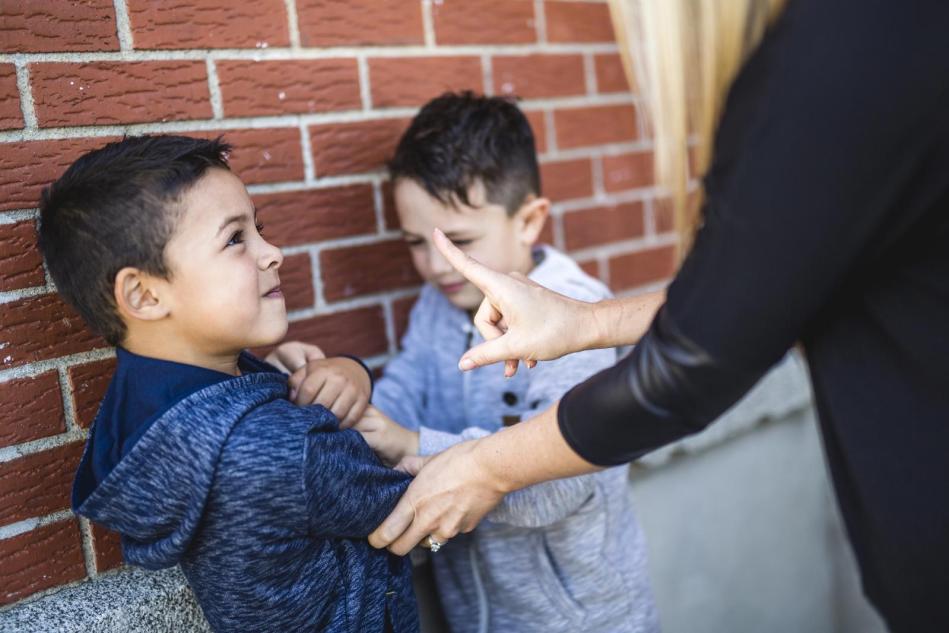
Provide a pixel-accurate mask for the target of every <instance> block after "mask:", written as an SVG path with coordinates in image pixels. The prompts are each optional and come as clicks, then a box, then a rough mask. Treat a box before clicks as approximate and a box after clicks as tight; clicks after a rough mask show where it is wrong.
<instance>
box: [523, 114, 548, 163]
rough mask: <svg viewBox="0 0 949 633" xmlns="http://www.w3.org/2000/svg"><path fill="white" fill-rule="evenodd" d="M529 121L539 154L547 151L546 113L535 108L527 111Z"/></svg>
mask: <svg viewBox="0 0 949 633" xmlns="http://www.w3.org/2000/svg"><path fill="white" fill-rule="evenodd" d="M524 116H526V117H527V122H528V123H530V126H531V131H532V132H533V133H534V145H535V147H536V149H537V153H538V154H543V153H544V152H546V151H547V124H546V123H545V122H544V113H543V112H541V111H539V110H535V111H534V112H525V113H524Z"/></svg>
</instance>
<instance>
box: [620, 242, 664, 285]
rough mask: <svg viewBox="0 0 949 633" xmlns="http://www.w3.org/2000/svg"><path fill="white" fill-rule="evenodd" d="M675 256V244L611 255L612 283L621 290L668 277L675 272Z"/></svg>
mask: <svg viewBox="0 0 949 633" xmlns="http://www.w3.org/2000/svg"><path fill="white" fill-rule="evenodd" d="M675 257H676V255H675V247H674V246H661V247H659V248H652V249H649V250H646V251H638V252H635V253H629V254H628V255H618V256H616V257H611V258H610V261H609V266H610V285H611V286H612V288H613V290H614V291H615V292H619V291H620V290H627V289H629V288H636V287H638V286H643V285H645V284H648V283H652V282H656V281H662V280H664V279H668V278H669V277H671V276H672V275H673V274H674V273H675V266H676V260H675Z"/></svg>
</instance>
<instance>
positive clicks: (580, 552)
mask: <svg viewBox="0 0 949 633" xmlns="http://www.w3.org/2000/svg"><path fill="white" fill-rule="evenodd" d="M389 168H390V174H391V176H392V180H393V188H394V197H395V203H396V209H397V211H398V214H399V219H400V222H401V225H402V233H403V237H404V238H405V241H406V244H407V245H408V248H409V251H410V253H411V255H412V260H413V262H414V264H415V267H416V269H417V270H418V272H419V274H420V275H421V277H422V278H423V279H425V281H426V282H428V283H427V284H426V285H425V287H423V289H422V292H421V294H420V295H419V298H418V300H417V301H416V303H415V305H414V307H413V308H412V312H411V314H410V316H409V325H408V330H407V332H406V334H405V337H404V338H403V339H402V351H401V353H400V354H399V355H398V356H397V357H395V358H394V359H393V360H392V361H391V362H390V363H389V364H388V365H387V366H386V368H385V375H384V377H383V378H382V379H381V380H380V381H379V382H378V384H377V385H376V389H375V393H374V395H373V404H374V406H375V408H370V409H369V411H368V413H367V414H366V416H364V417H363V418H362V419H361V420H360V421H359V422H358V423H357V424H356V426H355V428H356V429H358V430H359V431H360V432H361V433H363V435H364V437H365V438H366V440H367V441H368V442H369V444H370V446H372V447H373V448H374V449H375V450H376V452H377V453H378V454H379V455H380V456H381V457H382V458H383V459H384V460H385V461H388V462H390V463H396V462H398V461H399V460H400V459H401V458H402V457H404V456H406V455H414V454H421V455H431V454H434V453H437V452H440V451H443V450H445V449H446V448H448V447H450V446H452V445H454V444H457V443H459V442H462V441H464V440H468V439H474V438H479V437H483V436H485V435H488V434H490V433H493V432H495V431H497V430H499V429H501V428H503V427H505V426H509V425H512V424H517V423H518V422H520V421H522V420H526V419H529V418H531V417H533V416H534V415H536V414H538V413H540V412H541V411H544V410H545V409H547V408H548V407H549V406H551V405H552V404H553V403H554V402H556V401H557V400H559V399H560V398H561V397H562V396H563V395H564V393H565V392H566V391H567V390H569V389H570V388H571V387H572V386H573V385H575V384H577V383H579V382H582V381H583V380H585V379H586V378H588V377H589V376H591V375H593V374H595V373H597V372H598V371H601V370H603V369H605V368H607V367H611V366H612V365H613V364H614V363H615V362H616V351H615V350H612V349H602V350H590V351H585V352H580V353H577V354H570V355H567V356H564V357H563V358H560V359H558V360H555V361H551V362H545V363H540V364H539V365H537V366H536V367H535V368H534V369H532V370H530V371H520V372H517V373H516V374H515V375H514V376H513V377H511V378H508V379H505V378H504V376H503V374H501V373H500V372H499V371H498V370H497V368H495V367H486V368H482V369H478V370H475V371H471V372H466V373H464V374H462V373H461V372H459V371H458V366H457V363H458V358H460V357H461V355H462V354H463V353H464V352H465V351H466V350H468V349H469V348H471V347H472V346H474V345H477V344H479V343H481V342H483V339H482V338H481V337H480V334H479V333H478V331H477V329H476V328H475V327H474V325H473V323H472V316H473V314H474V312H475V311H476V310H477V308H478V306H479V305H480V304H481V300H482V298H483V297H482V295H481V293H480V291H479V290H478V288H476V287H475V286H474V285H473V284H471V283H469V282H468V281H466V280H465V278H464V277H462V276H461V275H460V274H459V273H458V271H456V270H455V269H454V268H453V267H452V266H451V265H450V264H449V263H448V262H447V261H446V260H445V259H444V258H443V257H442V256H441V254H440V253H439V252H438V250H437V249H436V248H435V246H434V244H433V243H432V232H433V231H434V229H436V228H438V229H441V230H442V231H443V232H444V233H445V235H446V236H448V237H449V238H450V239H451V240H452V241H453V242H454V243H455V245H456V246H458V247H459V248H460V249H462V250H464V251H465V252H467V253H468V254H469V255H471V256H472V257H474V258H475V259H477V260H478V261H480V262H481V263H483V264H485V265H487V266H489V267H491V268H494V269H495V270H501V271H505V272H518V273H520V274H522V275H524V276H526V277H528V278H530V279H531V280H533V281H534V282H535V283H538V284H540V285H542V286H545V287H547V288H550V289H552V290H554V291H556V292H559V293H561V294H564V295H566V296H568V297H571V298H573V299H578V300H581V301H589V302H593V301H600V300H604V299H608V298H609V297H610V293H609V290H607V288H606V287H605V286H604V285H603V284H602V283H600V282H599V281H598V280H596V279H593V278H592V277H590V276H589V275H587V274H586V273H584V272H583V271H582V270H581V269H580V267H579V266H577V264H576V263H574V261H573V260H572V259H570V258H569V257H567V256H566V255H564V254H563V253H561V252H559V251H557V250H556V249H554V248H551V247H549V246H542V247H538V246H537V245H536V242H537V240H538V237H539V236H540V233H541V230H542V228H543V225H544V222H545V221H546V219H547V216H548V213H549V209H550V202H549V200H547V199H546V198H544V197H542V195H541V186H540V185H541V183H540V174H539V169H538V166H537V157H536V153H535V149H534V137H533V134H532V132H531V129H530V125H529V124H528V122H527V119H526V118H525V117H524V115H523V113H522V112H521V111H520V110H519V109H518V108H517V106H516V105H515V104H514V103H513V102H511V101H509V100H507V99H502V98H497V97H494V98H492V97H479V96H476V95H473V94H471V93H463V94H446V95H443V96H441V97H438V98H436V99H434V100H432V101H430V102H429V103H428V104H426V105H425V107H423V108H422V110H421V111H420V112H419V113H418V115H416V117H415V118H414V119H413V121H412V123H411V125H410V126H409V128H408V130H406V132H405V134H404V135H403V136H402V139H401V141H400V142H399V145H398V147H397V149H396V152H395V156H394V157H393V159H392V161H391V162H390V165H389ZM291 348H292V344H287V347H285V348H281V349H280V350H278V354H287V353H288V352H289V351H290V350H291ZM307 380H309V378H308V377H307V376H306V374H305V372H304V373H303V374H295V375H294V378H293V380H292V382H293V384H295V385H296V384H297V381H300V382H301V383H302V386H301V389H300V391H301V392H306V393H312V389H307V388H306V382H307ZM441 545H442V547H440V549H439V551H438V553H436V554H433V556H432V562H433V566H434V570H435V577H436V580H437V584H438V592H439V595H440V598H441V602H442V606H443V607H444V611H445V614H446V615H447V617H448V621H449V623H450V625H451V629H452V631H453V633H477V632H481V631H517V632H518V633H534V632H536V633H574V632H576V631H585V632H587V633H654V632H655V631H658V628H659V625H658V618H657V615H656V610H655V605H654V603H653V597H652V592H651V588H650V584H649V578H648V570H647V561H646V550H645V543H644V538H643V534H642V531H641V530H640V528H639V525H638V522H637V521H636V517H635V515H634V513H633V508H632V505H631V502H630V498H629V489H628V484H627V470H626V468H612V469H608V470H605V471H602V472H599V473H596V474H592V475H585V476H582V477H572V478H568V479H560V480H556V481H552V482H548V483H545V484H540V485H537V486H532V487H530V488H526V489H524V490H520V491H517V492H515V493H513V494H510V495H508V496H507V497H506V498H505V499H504V500H503V501H502V502H501V504H500V505H499V506H498V507H497V508H496V509H495V510H494V511H493V512H492V513H490V514H489V515H488V516H487V517H486V519H485V520H484V521H482V522H481V524H480V525H478V527H477V528H476V529H475V530H474V531H473V532H471V533H469V534H459V535H457V536H456V537H454V538H453V539H452V540H451V541H450V542H448V543H445V544H441Z"/></svg>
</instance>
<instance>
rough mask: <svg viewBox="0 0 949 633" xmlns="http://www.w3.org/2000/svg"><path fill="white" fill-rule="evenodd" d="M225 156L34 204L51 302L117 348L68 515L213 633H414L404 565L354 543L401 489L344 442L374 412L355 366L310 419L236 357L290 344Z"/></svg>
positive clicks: (87, 179) (203, 146) (353, 440)
mask: <svg viewBox="0 0 949 633" xmlns="http://www.w3.org/2000/svg"><path fill="white" fill-rule="evenodd" d="M228 151H229V147H228V146H227V145H226V144H225V143H223V142H222V141H221V140H220V139H218V140H210V141H209V140H200V139H192V138H187V137H181V136H155V137H138V138H127V139H125V140H123V141H121V142H118V143H112V144H109V145H107V146H105V147H104V148H102V149H99V150H96V151H93V152H90V153H89V154H86V155H85V156H83V157H81V158H80V159H79V160H77V161H76V162H75V163H74V164H73V165H72V166H71V167H70V168H69V169H68V170H67V171H66V172H65V173H64V174H63V176H62V177H61V178H60V179H59V180H57V181H56V182H55V183H53V184H52V185H51V186H50V187H49V188H47V189H46V190H45V191H44V192H43V199H42V202H41V208H40V248H41V250H42V252H43V255H44V257H45V259H46V262H47V265H48V267H49V271H50V273H51V275H52V277H53V280H54V281H55V283H56V286H57V289H58V290H59V292H60V294H62V295H63V297H64V298H65V299H66V300H67V301H68V302H70V303H71V304H72V305H73V306H75V307H76V309H77V310H78V311H79V313H80V314H81V315H82V317H83V318H84V319H85V321H86V322H87V323H88V324H89V325H90V327H92V329H94V330H95V331H97V332H98V333H100V334H102V335H103V336H104V337H105V339H106V340H107V341H108V342H109V343H111V344H113V345H116V346H117V350H116V353H117V368H116V372H115V375H114V377H113V379H112V382H111V384H110V385H109V389H108V392H107V395H106V397H105V400H104V402H103V403H102V406H101V408H100V410H99V413H98V415H97V418H96V420H95V423H94V424H93V426H92V428H91V430H90V432H89V439H88V442H87V445H86V450H85V453H84V455H83V458H82V462H81V465H80V467H79V471H78V473H77V476H76V481H75V484H74V488H73V501H72V503H73V508H74V510H75V511H76V512H77V513H79V514H81V515H83V516H86V517H88V518H89V519H91V520H93V521H96V522H97V523H100V524H102V525H105V526H107V527H109V528H111V529H113V530H115V531H117V532H119V534H121V538H122V550H123V554H124V557H125V560H126V561H127V562H129V563H131V564H135V565H140V566H142V567H146V568H149V569H157V568H162V567H169V566H172V565H175V564H180V565H181V569H182V571H183V572H184V575H185V577H186V578H187V579H188V583H189V584H190V585H191V588H192V589H193V590H194V594H195V596H196V598H197V600H198V603H199V604H200V605H201V608H202V610H203V611H204V614H205V615H206V616H207V619H208V621H209V623H210V624H211V626H212V628H213V629H214V630H216V631H228V632H233V631H303V630H307V631H347V632H355V631H374V632H379V633H382V632H383V631H392V632H394V633H401V632H413V631H417V629H418V621H417V614H416V607H415V598H414V595H413V593H412V587H411V577H410V571H411V570H410V568H409V566H408V562H407V560H406V559H402V558H399V557H395V556H392V555H390V554H388V553H387V552H381V551H378V550H374V549H373V548H371V547H370V546H369V544H368V542H367V541H366V538H365V537H366V536H367V534H368V533H369V532H370V531H372V529H374V528H375V527H376V526H377V525H378V524H379V523H380V522H381V521H382V519H383V518H384V517H385V516H386V514H387V513H388V512H389V511H390V510H391V509H392V507H393V506H394V504H395V502H396V501H397V500H398V498H399V496H401V494H402V493H403V491H404V490H405V488H406V486H407V484H408V477H407V476H406V475H405V474H403V473H400V472H397V471H395V470H391V469H389V468H386V467H384V466H383V465H382V464H381V463H380V462H379V461H378V459H377V458H376V457H375V455H374V454H373V452H372V450H371V449H370V448H369V446H368V445H367V444H366V442H365V441H363V439H362V438H361V437H360V436H359V434H358V433H357V432H356V431H353V430H340V428H339V418H342V419H353V418H355V417H358V416H359V415H360V414H361V412H362V409H363V408H364V407H365V403H366V401H367V400H368V396H369V391H370V390H371V378H370V377H369V376H368V374H367V372H366V371H365V369H364V366H362V367H361V366H360V365H361V363H360V362H359V361H356V360H354V359H349V358H337V359H326V360H324V361H320V363H322V365H320V363H316V364H312V363H311V365H310V366H311V367H314V370H315V371H316V373H317V374H319V376H317V378H315V380H319V381H320V382H321V384H322V385H323V386H324V388H323V389H321V390H320V394H319V398H317V400H316V402H317V403H321V404H313V405H311V406H306V407H299V406H296V405H294V404H292V403H291V402H290V401H289V400H288V398H287V396H288V387H287V377H286V376H285V375H284V374H282V373H281V372H279V371H278V370H276V369H275V368H274V367H273V366H272V365H270V364H268V363H266V362H264V361H261V360H259V359H257V358H255V357H254V356H252V355H251V354H249V353H248V352H246V351H244V350H245V349H246V348H250V347H260V346H267V345H272V344H275V343H277V342H278V341H280V339H281V338H283V336H284V335H285V333H286V330H287V316H286V308H285V306H284V299H283V295H282V293H281V291H280V281H279V277H278V268H279V267H280V264H281V262H282V260H283V257H282V255H281V253H280V250H279V249H278V248H276V247H275V246H273V245H271V244H269V243H268V242H267V241H266V240H265V239H264V238H263V237H262V236H261V233H260V231H261V229H262V227H261V226H260V225H259V224H258V223H257V219H256V212H255V209H254V206H253V203H252V202H251V199H250V197H249V196H248V194H247V191H246V189H245V188H244V185H243V184H242V183H241V181H240V180H239V179H238V178H237V177H236V176H235V175H234V174H233V173H231V171H230V170H229V169H228V165H227V153H228ZM323 405H325V406H323Z"/></svg>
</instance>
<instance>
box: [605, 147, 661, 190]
mask: <svg viewBox="0 0 949 633" xmlns="http://www.w3.org/2000/svg"><path fill="white" fill-rule="evenodd" d="M654 181H655V178H654V174H653V164H652V152H651V151H645V152H633V153H630V154H618V155H616V156H604V157H603V188H604V189H606V191H607V192H609V193H613V192H615V191H625V190H627V189H638V188H640V187H651V186H652V185H653V182H654Z"/></svg>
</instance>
